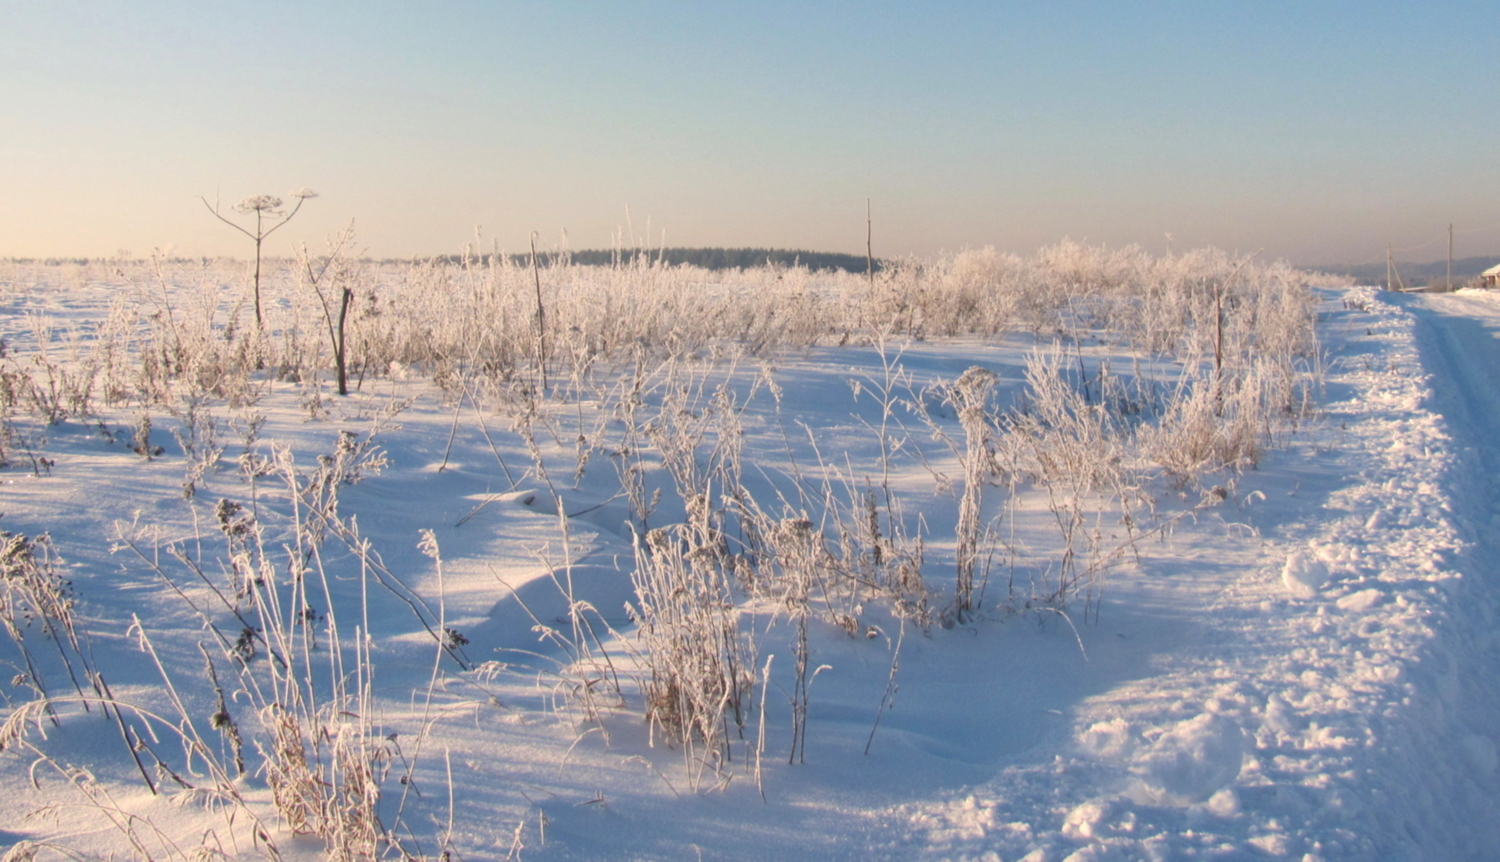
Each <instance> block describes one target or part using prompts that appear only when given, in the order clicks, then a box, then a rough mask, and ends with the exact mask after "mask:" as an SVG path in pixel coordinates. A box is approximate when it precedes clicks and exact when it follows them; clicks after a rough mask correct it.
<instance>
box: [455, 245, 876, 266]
mask: <svg viewBox="0 0 1500 862" xmlns="http://www.w3.org/2000/svg"><path fill="white" fill-rule="evenodd" d="M450 257H451V258H452V259H453V260H459V257H458V256H457V255H452V256H450ZM563 257H566V258H567V259H568V260H570V261H571V262H572V263H574V264H577V265H580V266H616V265H621V266H626V265H630V264H632V263H635V262H636V261H637V260H639V259H641V258H644V259H645V260H647V261H649V262H653V263H654V262H656V261H661V262H662V263H665V264H669V265H672V266H677V265H679V264H684V263H687V264H692V265H693V266H700V267H703V268H704V269H750V268H752V267H757V266H765V265H767V264H768V263H769V264H774V265H775V266H805V267H807V268H808V269H811V270H820V269H841V270H843V271H845V272H864V271H865V267H866V262H865V258H864V256H863V255H857V254H839V253H837V252H830V251H806V250H802V249H782V248H660V249H633V248H628V249H589V250H585V251H570V252H556V251H545V252H542V251H539V252H537V262H538V263H540V264H541V265H543V266H548V265H551V264H553V263H555V262H557V261H559V260H560V259H562V258H563ZM510 259H511V262H512V263H515V264H517V265H522V266H529V265H530V264H531V255H529V254H525V253H523V254H513V255H511V256H510ZM874 264H875V271H876V272H879V271H880V269H881V262H880V259H879V258H876V259H875V261H874Z"/></svg>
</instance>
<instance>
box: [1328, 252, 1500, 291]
mask: <svg viewBox="0 0 1500 862" xmlns="http://www.w3.org/2000/svg"><path fill="white" fill-rule="evenodd" d="M1497 263H1500V257H1465V258H1456V259H1454V261H1453V281H1454V282H1455V283H1458V284H1462V283H1463V282H1466V281H1469V280H1470V279H1472V278H1474V277H1475V276H1477V275H1479V274H1480V273H1481V272H1484V271H1485V270H1487V269H1489V268H1490V267H1492V266H1494V265H1495V264H1497ZM1308 269H1312V270H1317V271H1318V272H1329V273H1333V274H1335V275H1348V276H1352V277H1353V278H1354V280H1355V281H1356V282H1358V283H1359V284H1379V285H1383V284H1385V275H1386V273H1385V263H1384V262H1381V263H1356V264H1349V265H1346V266H1311V267H1308ZM1396 269H1397V270H1399V271H1400V273H1401V279H1402V281H1404V282H1405V283H1406V284H1407V285H1408V286H1411V285H1425V284H1427V283H1428V282H1429V281H1431V280H1433V279H1434V278H1437V279H1441V278H1445V277H1447V275H1448V261H1447V260H1435V261H1433V262H1432V263H1408V262H1406V261H1400V260H1398V261H1396Z"/></svg>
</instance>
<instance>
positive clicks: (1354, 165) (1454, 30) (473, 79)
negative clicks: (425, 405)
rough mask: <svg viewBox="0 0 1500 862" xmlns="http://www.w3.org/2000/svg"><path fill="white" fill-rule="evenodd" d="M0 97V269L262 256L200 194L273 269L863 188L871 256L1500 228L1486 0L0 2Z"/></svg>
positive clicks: (742, 209) (834, 222)
mask: <svg viewBox="0 0 1500 862" xmlns="http://www.w3.org/2000/svg"><path fill="white" fill-rule="evenodd" d="M0 106H3V108H0V111H3V113H0V117H3V122H0V256H47V255H104V254H112V253H114V252H115V250H116V249H130V250H132V251H133V252H135V253H136V254H137V255H140V254H144V253H147V252H149V251H150V250H151V249H152V248H160V247H166V246H167V244H169V243H170V244H171V247H172V248H173V249H174V250H175V252H176V253H180V254H191V255H198V254H237V255H243V254H245V253H246V252H247V251H248V248H247V247H246V244H245V243H244V240H243V238H242V237H238V236H237V235H235V234H233V233H232V232H231V231H229V229H228V228H226V227H224V226H223V225H220V224H217V223H216V222H214V221H213V220H212V218H211V217H210V216H209V215H208V214H207V213H206V212H204V211H203V208H202V205H201V204H200V203H198V201H197V199H196V196H197V195H199V194H204V195H207V196H209V197H210V198H212V197H213V196H214V195H215V193H216V191H217V193H218V194H219V195H220V196H221V198H222V199H223V200H224V202H225V203H226V204H228V203H233V202H235V201H238V200H239V199H241V198H243V197H245V196H247V195H250V194H255V193H260V192H272V193H276V194H282V195H284V194H285V193H286V192H287V191H288V190H290V189H294V188H297V187H300V186H308V187H312V188H314V189H317V190H318V191H319V192H320V193H321V194H322V197H321V198H319V199H317V200H314V201H311V202H309V203H308V206H307V209H306V211H305V212H304V213H303V214H302V215H301V216H299V218H298V220H297V222H294V223H293V224H292V225H291V226H289V227H288V228H287V229H286V230H285V231H283V232H281V233H279V234H277V235H276V236H275V237H274V238H273V239H272V241H271V245H272V249H271V250H272V251H273V252H275V253H285V252H286V251H287V250H288V249H289V248H290V247H291V243H292V242H294V241H303V240H305V241H307V242H309V243H320V242H321V241H322V239H323V237H325V236H326V235H327V234H329V233H330V232H332V231H334V230H336V229H337V228H338V227H340V226H341V225H342V224H344V223H346V222H347V221H348V220H349V219H351V218H352V219H355V220H356V221H357V228H358V230H359V234H360V237H361V240H362V244H363V245H364V246H365V247H367V248H368V249H369V251H370V253H372V254H375V255H381V256H406V255H414V254H434V253H445V252H451V251H456V250H459V249H460V248H462V246H463V245H464V244H465V243H466V242H469V241H471V240H472V239H473V237H474V229H475V226H476V225H482V226H483V232H484V236H485V244H486V246H488V244H489V243H490V242H491V241H492V240H498V241H499V242H500V244H501V245H502V246H503V247H505V248H508V249H511V250H518V249H520V248H523V247H524V246H525V245H526V242H527V237H528V235H529V233H530V231H532V230H536V231H538V232H539V233H540V235H541V238H542V240H541V241H542V243H543V244H544V245H549V246H550V245H554V244H556V243H557V242H558V241H559V239H560V237H561V232H562V231H563V230H564V229H566V230H567V231H568V234H569V237H570V239H569V243H570V245H571V246H572V247H574V248H600V247H608V246H609V245H610V244H611V242H612V238H613V236H614V233H615V231H616V230H627V231H628V228H627V222H626V211H627V207H628V208H629V212H630V215H631V224H632V225H633V228H634V233H635V237H636V239H637V240H638V241H642V242H644V241H645V237H646V230H647V223H648V219H649V224H650V230H651V242H652V243H653V244H654V243H659V242H660V241H661V231H662V230H663V229H665V231H666V242H667V244H669V245H729V246H747V245H757V246H760V245H763V246H777V247H800V248H812V249H820V250H830V251H863V246H864V208H865V198H866V197H869V198H872V199H873V201H874V213H875V246H876V249H875V250H876V253H877V254H878V255H899V254H909V253H915V254H919V255H925V254H930V253H933V252H935V251H938V250H940V249H957V248H962V247H966V246H982V245H995V246H997V247H999V248H1002V249H1008V250H1015V251H1023V252H1025V251H1031V250H1033V249H1034V248H1036V247H1037V246H1039V245H1043V244H1046V243H1050V242H1054V241H1056V240H1058V239H1061V238H1063V237H1065V236H1070V237H1073V238H1075V239H1082V240H1088V241H1091V242H1101V243H1108V244H1110V245H1121V244H1125V243H1130V242H1139V243H1141V244H1143V245H1145V246H1147V247H1149V248H1152V249H1156V250H1159V249H1162V248H1164V247H1165V246H1166V245H1167V239H1166V235H1167V234H1168V233H1170V234H1172V235H1174V237H1175V245H1176V246H1178V247H1183V246H1200V245H1217V246H1220V247H1224V248H1228V249H1241V250H1254V249H1259V248H1264V249H1265V250H1266V254H1267V255H1270V256H1280V257H1287V258H1289V259H1292V260H1294V261H1296V262H1304V263H1307V262H1335V261H1345V260H1352V261H1365V260H1374V259H1377V258H1379V257H1380V256H1381V254H1382V253H1383V252H1382V250H1383V246H1384V243H1385V242H1387V241H1394V242H1396V243H1397V244H1398V245H1411V244H1414V243H1417V242H1422V241H1426V240H1428V239H1430V238H1432V237H1434V236H1436V235H1437V234H1438V233H1439V232H1440V231H1441V230H1442V229H1443V227H1444V226H1445V225H1446V223H1448V222H1450V221H1452V222H1455V223H1457V224H1458V226H1459V227H1460V228H1488V227H1489V226H1492V225H1496V224H1497V223H1500V147H1497V142H1500V4H1497V3H1495V2H1493V0H1490V2H1483V3H1480V2H1472V3H1460V2H1427V3H1415V2H1412V3H1356V2H1301V3H1285V2H1237V3H1220V2H1140V3H1123V2H1121V3H1103V2H1095V3H1086V2H1046V3H1043V2H1037V3H999V2H995V3H979V2H925V3H891V2H863V3H853V2H849V3H845V2H827V3H817V2H803V3H792V2H758V3H732V2H718V3H707V2H704V3H670V2H636V3H625V2H614V3H604V2H571V3H565V2H487V3H486V2H457V0H453V2H423V3H394V2H359V3H318V2H311V0H304V2H279V0H259V2H235V3H222V2H204V0H191V2H167V0H137V2H72V0H0ZM629 241H630V237H629V234H628V233H627V236H626V242H627V243H629ZM1458 251H1459V253H1460V255H1463V254H1486V253H1500V227H1495V228H1492V229H1487V230H1480V231H1476V232H1474V233H1467V234H1460V237H1459V249H1458ZM1444 252H1445V246H1444V245H1443V244H1441V243H1439V244H1434V245H1432V246H1429V247H1427V250H1417V251H1414V252H1412V253H1410V254H1409V255H1408V257H1411V258H1412V259H1436V258H1439V257H1441V256H1442V255H1443V253H1444Z"/></svg>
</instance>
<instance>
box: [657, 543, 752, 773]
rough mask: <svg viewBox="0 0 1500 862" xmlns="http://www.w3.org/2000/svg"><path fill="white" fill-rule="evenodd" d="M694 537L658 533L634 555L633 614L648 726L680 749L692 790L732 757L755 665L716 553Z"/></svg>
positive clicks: (747, 709) (749, 701)
mask: <svg viewBox="0 0 1500 862" xmlns="http://www.w3.org/2000/svg"><path fill="white" fill-rule="evenodd" d="M695 535H696V531H693V530H690V529H683V528H676V529H674V528H664V527H663V528H657V529H654V530H652V531H650V532H649V533H647V534H646V537H645V541H644V542H643V543H639V544H638V547H637V550H636V567H635V571H634V572H633V573H632V575H631V577H632V580H633V582H634V584H635V593H636V601H635V603H634V604H633V606H632V607H631V608H630V612H631V615H632V616H633V617H634V618H635V620H636V622H637V624H638V625H639V630H638V637H639V638H640V640H641V641H643V642H644V649H643V650H642V653H643V655H644V657H645V662H646V667H647V672H648V678H647V680H646V683H645V686H644V688H645V698H646V719H647V721H648V722H650V725H651V728H652V731H653V735H654V734H655V733H657V732H659V733H661V734H662V735H663V736H664V737H666V739H667V740H668V741H670V742H672V743H675V744H678V745H681V746H682V751H683V755H684V759H685V762H686V764H687V768H688V773H689V777H690V782H691V784H692V786H693V787H694V788H696V787H697V786H698V785H699V784H700V783H701V781H702V778H703V776H704V774H705V771H709V770H711V771H714V772H718V771H719V770H720V769H721V768H722V767H723V766H724V764H725V763H726V761H727V757H728V754H729V742H730V740H729V738H728V736H727V733H728V727H729V723H730V722H731V721H732V722H733V723H734V725H735V726H736V727H738V728H740V729H741V730H743V728H744V726H745V721H746V719H747V717H748V714H749V709H750V705H751V689H752V688H753V686H754V683H755V660H754V655H753V652H752V650H751V649H750V647H749V645H748V643H747V642H746V640H745V638H744V637H743V636H742V635H741V633H740V630H739V614H738V611H737V610H736V606H735V601H734V596H733V594H732V591H731V586H730V582H729V578H728V576H727V575H726V574H725V572H724V571H723V569H722V567H721V566H720V565H719V559H718V553H717V551H716V550H715V549H714V548H711V547H707V546H704V545H701V544H700V545H691V543H690V542H689V541H687V539H689V538H691V537H694V536H695Z"/></svg>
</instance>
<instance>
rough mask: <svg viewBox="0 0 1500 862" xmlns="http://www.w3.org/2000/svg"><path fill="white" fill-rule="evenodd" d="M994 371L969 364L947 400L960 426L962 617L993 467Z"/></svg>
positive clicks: (956, 600) (957, 593) (958, 608)
mask: <svg viewBox="0 0 1500 862" xmlns="http://www.w3.org/2000/svg"><path fill="white" fill-rule="evenodd" d="M995 379H996V378H995V373H994V372H993V371H990V370H989V369H987V368H980V367H979V366H973V367H971V368H970V369H969V370H967V371H965V372H964V373H963V375H962V376H961V377H959V378H958V380H957V381H956V382H955V383H954V384H953V386H952V387H951V388H950V390H949V393H948V399H949V401H950V402H951V403H952V405H953V407H954V409H955V410H956V411H957V412H958V421H959V424H960V425H962V426H963V429H964V453H963V459H962V463H963V470H964V487H963V492H962V494H961V496H960V497H959V503H958V524H957V526H956V527H955V528H954V529H955V533H956V547H955V551H954V557H955V559H954V570H955V574H956V578H955V583H954V588H953V613H954V615H955V616H956V617H957V618H958V619H959V620H960V621H962V620H964V619H966V618H967V617H968V615H969V614H971V613H973V611H974V570H975V568H976V566H977V565H978V559H979V538H980V535H979V534H980V507H981V504H982V500H983V493H984V485H985V482H986V481H988V479H989V478H990V476H991V474H992V473H993V470H994V466H993V465H994V455H993V453H992V447H993V443H992V442H991V434H990V427H991V426H990V422H989V419H988V415H987V411H988V409H989V401H990V395H991V393H992V392H993V391H994V388H995Z"/></svg>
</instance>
